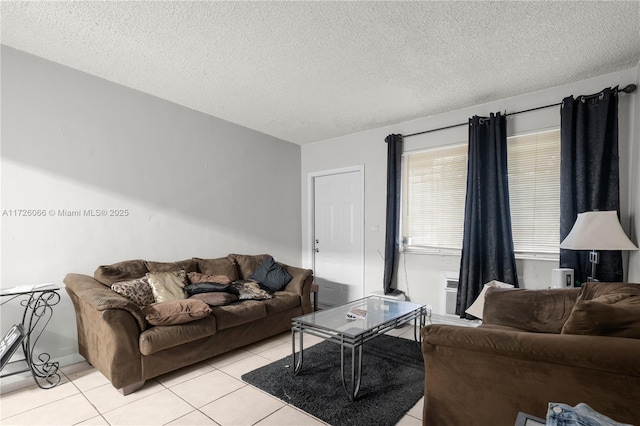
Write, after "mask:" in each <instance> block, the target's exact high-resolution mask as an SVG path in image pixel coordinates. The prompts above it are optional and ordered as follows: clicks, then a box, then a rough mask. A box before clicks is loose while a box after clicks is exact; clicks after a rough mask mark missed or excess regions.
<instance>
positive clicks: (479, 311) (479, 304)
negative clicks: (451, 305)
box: [465, 280, 513, 319]
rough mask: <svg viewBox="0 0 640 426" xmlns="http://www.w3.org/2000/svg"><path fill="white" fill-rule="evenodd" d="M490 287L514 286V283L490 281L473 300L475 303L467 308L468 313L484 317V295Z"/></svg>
mask: <svg viewBox="0 0 640 426" xmlns="http://www.w3.org/2000/svg"><path fill="white" fill-rule="evenodd" d="M489 287H500V288H513V284H507V283H503V282H502V281H497V280H493V281H489V282H488V283H486V284H485V285H484V286H483V287H482V291H481V292H480V294H479V295H478V297H477V298H476V300H475V301H474V302H473V304H472V305H471V306H469V308H467V310H466V311H465V312H466V313H468V314H469V315H473V316H474V317H476V318H480V319H482V315H483V312H484V295H485V293H486V292H487V289H488V288H489Z"/></svg>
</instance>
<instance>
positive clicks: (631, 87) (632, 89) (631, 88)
mask: <svg viewBox="0 0 640 426" xmlns="http://www.w3.org/2000/svg"><path fill="white" fill-rule="evenodd" d="M637 88H638V86H636V85H635V84H628V85H626V86H625V87H624V89H617V90H615V91H614V93H616V94H617V93H618V92H624V93H633V92H635V91H636V89H637ZM596 96H600V92H598V93H596V94H595V95H588V96H583V97H584V98H585V99H589V98H592V97H596ZM559 105H562V102H558V103H556V104H550V105H545V106H541V107H537V108H531V109H525V110H524V111H516V112H510V113H509V114H505V116H506V117H508V116H510V115H516V114H522V113H524V112H531V111H537V110H539V109H545V108H551V107H554V106H559ZM468 124H469V123H468V122H466V123H459V124H452V125H451V126H445V127H438V128H437V129H431V130H425V131H424V132H418V133H411V134H410V135H403V138H410V137H411V136H418V135H424V134H426V133H431V132H438V131H440V130H447V129H453V128H454V127H460V126H466V125H468Z"/></svg>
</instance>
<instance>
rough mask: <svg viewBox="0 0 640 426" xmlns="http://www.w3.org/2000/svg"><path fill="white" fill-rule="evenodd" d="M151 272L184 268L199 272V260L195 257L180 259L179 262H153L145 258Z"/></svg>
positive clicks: (187, 270) (188, 270)
mask: <svg viewBox="0 0 640 426" xmlns="http://www.w3.org/2000/svg"><path fill="white" fill-rule="evenodd" d="M144 264H145V265H146V267H147V269H148V270H149V272H171V271H179V270H184V271H186V272H197V271H198V262H196V261H195V259H186V260H180V261H178V262H152V261H148V260H145V261H144Z"/></svg>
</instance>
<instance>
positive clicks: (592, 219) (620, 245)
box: [560, 210, 638, 281]
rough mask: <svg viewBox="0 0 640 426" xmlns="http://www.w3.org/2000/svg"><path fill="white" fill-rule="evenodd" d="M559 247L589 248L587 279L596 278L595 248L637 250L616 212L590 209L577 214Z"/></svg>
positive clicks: (592, 279) (597, 256)
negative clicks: (588, 274)
mask: <svg viewBox="0 0 640 426" xmlns="http://www.w3.org/2000/svg"><path fill="white" fill-rule="evenodd" d="M560 248H561V249H569V250H591V253H589V262H591V276H590V277H587V280H588V281H597V280H596V265H597V264H598V263H599V262H600V254H599V253H598V252H597V251H596V250H638V247H636V246H635V245H634V244H633V243H632V242H631V240H630V239H629V238H628V237H627V235H626V234H625V233H624V230H623V229H622V226H620V221H619V220H618V213H617V212H616V211H615V210H612V211H592V212H584V213H580V214H578V218H577V219H576V223H574V224H573V228H571V232H569V235H567V237H566V238H565V239H564V241H562V243H560Z"/></svg>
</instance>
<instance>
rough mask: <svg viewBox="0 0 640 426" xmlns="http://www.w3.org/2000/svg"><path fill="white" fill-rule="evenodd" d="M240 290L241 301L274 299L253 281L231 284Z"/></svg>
mask: <svg viewBox="0 0 640 426" xmlns="http://www.w3.org/2000/svg"><path fill="white" fill-rule="evenodd" d="M231 285H232V286H233V287H235V288H236V289H237V290H238V293H239V297H240V300H265V299H271V298H273V296H272V295H270V294H269V293H268V292H267V291H266V290H263V289H261V288H260V284H258V283H257V282H256V281H252V280H239V281H234V282H233V283H232V284H231Z"/></svg>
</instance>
